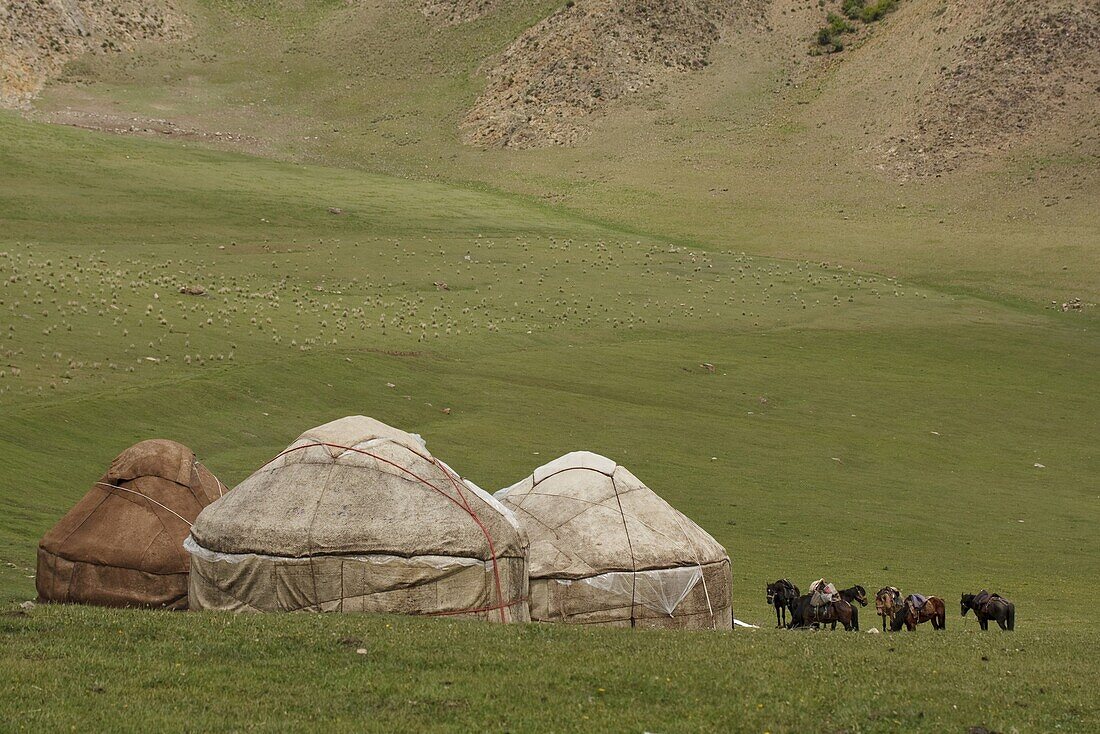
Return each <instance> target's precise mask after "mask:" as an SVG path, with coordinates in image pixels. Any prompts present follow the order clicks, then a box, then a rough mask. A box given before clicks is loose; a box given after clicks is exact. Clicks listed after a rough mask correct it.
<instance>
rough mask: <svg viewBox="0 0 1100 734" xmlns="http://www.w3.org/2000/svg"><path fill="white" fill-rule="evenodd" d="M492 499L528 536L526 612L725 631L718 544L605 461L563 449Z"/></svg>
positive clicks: (725, 580) (547, 617)
mask: <svg viewBox="0 0 1100 734" xmlns="http://www.w3.org/2000/svg"><path fill="white" fill-rule="evenodd" d="M496 497H497V499H499V500H500V501H501V503H502V504H503V505H504V506H505V507H508V508H509V509H511V510H512V511H513V512H515V514H516V518H517V519H518V520H519V522H520V524H521V525H522V526H523V527H524V528H526V530H527V534H528V537H529V539H530V542H531V546H530V551H529V558H530V561H529V562H530V577H531V582H530V584H531V590H530V607H531V618H532V619H534V620H536V621H544V622H571V623H575V624H604V625H613V626H621V627H672V628H703V629H730V627H731V625H732V621H733V618H732V612H731V608H730V584H731V577H730V560H729V556H728V555H727V554H726V550H725V548H723V547H722V546H721V545H720V544H719V543H718V541H716V540H715V539H714V538H712V537H711V536H710V535H708V534H707V533H706V531H704V530H703V529H702V528H700V527H699V526H698V525H696V524H695V523H694V522H692V521H691V520H689V519H688V518H687V517H685V516H684V515H682V514H681V513H680V512H679V511H677V510H676V509H675V508H673V507H672V506H671V505H669V504H668V503H667V502H665V501H664V500H663V499H661V498H660V497H658V496H657V494H656V493H655V492H654V491H653V490H651V489H650V488H649V487H647V486H645V485H644V484H642V482H641V481H639V480H638V478H637V477H635V476H634V475H633V474H631V473H630V472H629V471H628V470H627V469H626V468H625V467H622V466H619V465H618V464H616V463H615V462H614V461H612V460H611V459H608V458H605V457H603V456H600V455H598V454H593V453H591V452H588V451H578V452H574V453H571V454H566V455H565V456H562V457H561V458H559V459H555V460H554V461H552V462H550V463H549V464H547V465H545V466H541V467H539V468H538V469H536V470H535V473H534V474H532V475H531V476H530V477H527V478H526V479H524V480H523V481H521V482H519V483H518V484H515V485H513V486H511V487H508V488H507V489H502V490H501V491H499V492H497V494H496Z"/></svg>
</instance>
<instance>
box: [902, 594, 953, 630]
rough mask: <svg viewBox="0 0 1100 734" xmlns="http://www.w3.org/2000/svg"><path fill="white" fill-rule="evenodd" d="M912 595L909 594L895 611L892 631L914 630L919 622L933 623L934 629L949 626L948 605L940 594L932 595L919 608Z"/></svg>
mask: <svg viewBox="0 0 1100 734" xmlns="http://www.w3.org/2000/svg"><path fill="white" fill-rule="evenodd" d="M912 599H913V598H912V596H907V597H906V598H905V602H904V603H903V604H902V605H901V606H900V607H898V608H897V609H896V610H895V611H894V617H893V619H892V621H891V622H890V631H891V632H897V631H898V630H900V629H901V628H902V626H904V627H905V629H907V630H909V631H910V632H912V631H913V630H915V629H916V628H917V625H918V624H924V623H925V622H931V623H932V629H934V630H942V629H946V628H947V605H946V604H944V603H943V599H941V598H939V597H938V596H930V597H928V598H927V599H926V600H925V602H924V606H923V607H921V608H920V609H917V607H916V604H914V603H913V600H912Z"/></svg>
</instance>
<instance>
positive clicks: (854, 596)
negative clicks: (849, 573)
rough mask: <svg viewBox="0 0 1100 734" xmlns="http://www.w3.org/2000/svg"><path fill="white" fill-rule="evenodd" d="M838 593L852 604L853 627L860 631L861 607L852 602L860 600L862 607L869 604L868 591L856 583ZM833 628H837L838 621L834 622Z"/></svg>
mask: <svg viewBox="0 0 1100 734" xmlns="http://www.w3.org/2000/svg"><path fill="white" fill-rule="evenodd" d="M837 593H838V594H840V598H841V599H843V600H844V601H846V602H848V604H849V605H851V607H852V628H853V629H854V630H855V631H856V632H859V607H857V606H856V605H855V604H852V602H854V601H856V602H859V606H861V607H865V606H867V591H866V590H865V589H864V588H863V587H862V586H860V585H859V584H856V585H855V586H852V587H850V588H847V589H841V590H840V591H838V592H837ZM833 629H834V630H835V629H836V622H833Z"/></svg>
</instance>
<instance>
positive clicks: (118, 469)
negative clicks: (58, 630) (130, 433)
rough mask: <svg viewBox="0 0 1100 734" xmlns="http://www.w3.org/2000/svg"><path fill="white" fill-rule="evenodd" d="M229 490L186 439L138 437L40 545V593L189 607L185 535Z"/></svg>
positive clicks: (84, 600) (115, 603)
mask: <svg viewBox="0 0 1100 734" xmlns="http://www.w3.org/2000/svg"><path fill="white" fill-rule="evenodd" d="M224 491H225V487H224V486H223V485H222V483H221V482H219V481H218V479H217V478H216V477H215V476H214V475H213V474H211V473H210V472H209V471H207V469H206V467H204V466H203V465H202V464H200V463H198V462H197V461H196V460H195V455H194V454H193V453H191V449H189V448H187V447H186V446H184V445H183V444H179V443H176V442H175V441H165V440H161V439H153V440H149V441H142V442H141V443H137V444H134V445H133V446H131V447H130V448H128V449H126V450H125V451H123V452H122V453H121V454H119V455H118V456H117V457H115V460H114V461H112V462H111V465H110V466H109V467H108V468H107V472H106V473H105V474H104V475H103V476H102V477H101V478H100V480H99V481H98V482H96V483H95V484H93V485H92V488H91V489H90V490H88V493H87V494H85V495H84V497H83V498H82V499H81V500H80V501H79V502H78V503H76V505H75V506H73V508H72V509H71V510H69V512H68V513H67V514H66V515H65V516H64V517H63V518H61V520H60V521H58V523H57V524H56V525H54V526H53V528H51V529H50V531H49V532H47V533H46V535H45V536H43V538H42V540H41V542H40V543H39V544H38V573H37V575H36V576H35V584H36V585H37V587H38V596H39V598H40V599H42V600H43V601H53V602H70V603H75V604H97V605H101V606H110V607H152V608H154V609H187V574H188V569H189V568H190V557H189V556H188V555H187V553H186V552H185V551H184V550H183V540H184V538H186V537H187V532H188V530H189V528H190V526H191V523H192V522H193V521H194V520H195V518H196V517H197V516H198V514H199V512H200V511H201V510H202V508H204V507H206V506H207V505H209V504H210V503H211V502H213V501H214V500H216V499H218V498H219V497H220V496H221V495H222V493H223V492H224Z"/></svg>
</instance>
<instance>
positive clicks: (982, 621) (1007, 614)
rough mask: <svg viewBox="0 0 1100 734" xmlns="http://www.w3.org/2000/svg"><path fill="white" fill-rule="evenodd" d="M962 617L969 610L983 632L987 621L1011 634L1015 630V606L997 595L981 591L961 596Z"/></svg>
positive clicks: (986, 627)
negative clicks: (994, 623)
mask: <svg viewBox="0 0 1100 734" xmlns="http://www.w3.org/2000/svg"><path fill="white" fill-rule="evenodd" d="M961 606H962V616H964V617H965V616H966V613H967V612H969V611H970V610H971V609H973V610H974V616H975V617H977V618H978V624H979V625H981V628H982V629H983V630H987V629H989V620H991V619H992V620H993V621H994V622H996V623H997V625H998V626H999V627H1000V628H1001V629H1002V630H1005V631H1008V632H1012V631H1013V630H1015V629H1016V605H1015V604H1013V603H1012V602H1010V601H1009V600H1008V599H1005V598H1004V597H1003V596H1001V595H999V594H990V593H989V592H988V591H986V590H985V589H982V590H981V591H980V592H978V593H977V594H963V595H962V604H961Z"/></svg>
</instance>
